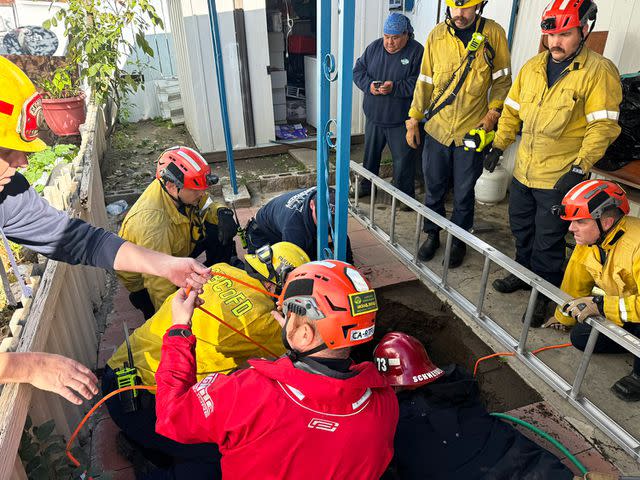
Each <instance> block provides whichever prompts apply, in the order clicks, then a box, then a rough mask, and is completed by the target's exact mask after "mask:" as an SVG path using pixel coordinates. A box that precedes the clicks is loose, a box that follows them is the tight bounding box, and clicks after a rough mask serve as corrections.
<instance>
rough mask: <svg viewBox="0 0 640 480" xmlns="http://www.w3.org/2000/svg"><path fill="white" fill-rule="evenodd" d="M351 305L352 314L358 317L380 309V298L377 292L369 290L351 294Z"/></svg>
mask: <svg viewBox="0 0 640 480" xmlns="http://www.w3.org/2000/svg"><path fill="white" fill-rule="evenodd" d="M349 306H350V307H351V315H353V316H354V317H357V316H358V315H364V314H365V313H371V312H377V311H378V300H377V299H376V292H374V291H373V290H367V291H366V292H359V293H351V294H349Z"/></svg>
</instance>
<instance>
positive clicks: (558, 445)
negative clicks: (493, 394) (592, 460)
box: [491, 413, 587, 475]
mask: <svg viewBox="0 0 640 480" xmlns="http://www.w3.org/2000/svg"><path fill="white" fill-rule="evenodd" d="M491 415H492V416H494V417H498V418H502V419H503V420H509V421H510V422H513V423H517V424H518V425H522V426H523V427H525V428H528V429H529V430H531V431H532V432H534V433H535V434H536V435H539V436H541V437H542V438H544V439H545V440H548V441H549V442H551V443H552V444H553V446H554V447H556V448H557V449H558V450H560V451H561V452H562V453H563V454H564V455H565V456H566V457H567V458H568V459H569V460H571V463H573V464H574V465H575V466H576V467H577V469H578V470H580V473H582V474H583V475H585V474H586V473H587V469H586V468H585V466H584V465H583V464H582V463H580V460H578V459H577V458H576V457H574V456H573V455H572V454H571V452H570V451H569V450H567V447H565V446H564V445H562V444H561V443H560V442H559V441H558V440H556V439H555V438H553V437H552V436H551V435H549V434H548V433H547V432H545V431H544V430H540V429H539V428H538V427H534V426H533V425H531V424H530V423H528V422H525V421H524V420H520V419H519V418H516V417H512V416H511V415H507V414H504V413H492V414H491Z"/></svg>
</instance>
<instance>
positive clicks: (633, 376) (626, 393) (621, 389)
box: [611, 373, 640, 402]
mask: <svg viewBox="0 0 640 480" xmlns="http://www.w3.org/2000/svg"><path fill="white" fill-rule="evenodd" d="M611 391H612V392H613V393H614V394H615V396H616V397H618V398H619V399H621V400H624V401H625V402H637V401H639V400H640V375H638V374H637V373H630V374H629V375H627V376H626V377H622V378H621V379H620V380H618V381H617V382H616V383H614V384H613V386H612V387H611Z"/></svg>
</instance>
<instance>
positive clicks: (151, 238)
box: [117, 180, 223, 311]
mask: <svg viewBox="0 0 640 480" xmlns="http://www.w3.org/2000/svg"><path fill="white" fill-rule="evenodd" d="M205 201H206V200H205V199H203V200H202V202H203V203H204V202H205ZM222 206H223V205H220V204H214V205H212V206H211V207H209V209H208V210H207V211H206V212H205V215H204V218H200V217H199V216H198V213H197V212H198V209H196V208H195V207H187V208H186V210H185V213H186V214H184V215H183V214H182V213H180V212H179V211H178V208H177V207H176V205H175V203H173V200H172V199H171V197H169V195H168V194H167V193H166V192H165V191H164V190H163V189H162V186H161V185H160V182H159V181H158V180H154V181H153V182H151V184H150V185H149V186H148V187H147V189H146V190H145V191H144V192H143V193H142V195H141V196H140V198H138V200H137V201H136V203H134V204H133V207H131V210H129V213H127V216H126V217H125V218H124V221H123V222H122V226H121V227H120V231H119V232H118V234H119V235H120V236H121V237H122V238H124V239H125V240H128V241H129V242H131V243H135V244H136V245H141V246H143V247H146V248H148V249H150V250H155V251H157V252H162V253H166V254H169V255H173V256H175V257H188V256H189V255H190V254H191V252H192V251H193V248H194V247H195V241H196V240H197V239H198V238H200V235H201V228H202V222H203V221H204V220H206V221H207V222H209V223H213V224H214V225H217V224H218V215H217V212H218V208H220V207H222ZM117 274H118V278H119V279H120V280H121V281H122V283H123V284H124V286H125V287H126V289H127V290H129V291H130V292H137V291H140V290H142V289H143V288H146V289H147V290H148V291H149V296H150V297H151V300H152V301H153V305H154V307H155V308H156V311H157V310H158V308H160V305H162V302H164V299H165V298H167V296H169V295H171V294H172V293H173V292H175V291H176V288H177V287H176V286H175V285H173V284H172V283H171V282H170V281H169V280H167V279H165V278H162V277H156V276H153V275H143V274H140V273H131V272H122V271H119V272H117Z"/></svg>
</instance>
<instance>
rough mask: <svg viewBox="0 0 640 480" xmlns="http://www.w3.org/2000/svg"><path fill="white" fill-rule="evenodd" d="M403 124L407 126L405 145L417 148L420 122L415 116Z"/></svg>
mask: <svg viewBox="0 0 640 480" xmlns="http://www.w3.org/2000/svg"><path fill="white" fill-rule="evenodd" d="M404 124H405V125H406V126H407V145H409V146H410V147H411V148H414V149H415V148H418V145H420V122H418V120H416V119H415V118H410V119H409V120H407V121H405V122H404Z"/></svg>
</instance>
